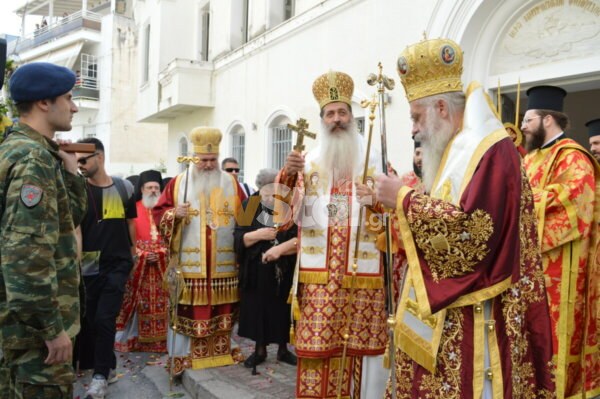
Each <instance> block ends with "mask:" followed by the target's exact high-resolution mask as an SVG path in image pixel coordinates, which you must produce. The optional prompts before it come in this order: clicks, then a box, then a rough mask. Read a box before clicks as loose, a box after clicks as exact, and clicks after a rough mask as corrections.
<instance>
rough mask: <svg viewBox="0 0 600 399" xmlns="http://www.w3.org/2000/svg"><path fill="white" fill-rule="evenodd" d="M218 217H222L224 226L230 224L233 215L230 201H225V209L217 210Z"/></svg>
mask: <svg viewBox="0 0 600 399" xmlns="http://www.w3.org/2000/svg"><path fill="white" fill-rule="evenodd" d="M217 217H219V218H221V221H222V222H223V224H222V225H223V226H226V225H228V224H229V219H230V218H231V217H233V210H232V209H230V208H229V202H227V201H225V202H224V203H223V209H220V210H218V211H217Z"/></svg>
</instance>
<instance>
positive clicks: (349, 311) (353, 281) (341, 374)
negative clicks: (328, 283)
mask: <svg viewBox="0 0 600 399" xmlns="http://www.w3.org/2000/svg"><path fill="white" fill-rule="evenodd" d="M377 104H378V102H377V100H376V98H375V94H373V98H372V99H371V101H368V100H362V101H361V103H360V106H361V107H363V108H367V107H369V109H370V111H371V113H370V114H369V135H368V139H367V152H366V154H365V166H364V169H363V176H362V184H367V173H368V172H369V155H370V153H371V138H372V137H373V121H374V120H375V107H377ZM363 213H364V207H363V206H361V207H360V209H359V212H358V225H357V226H356V240H355V241H354V256H353V258H352V259H353V262H352V276H351V279H350V293H349V294H348V306H346V309H345V310H346V312H345V313H346V323H345V327H344V330H343V331H344V332H343V335H342V338H343V342H344V346H343V349H342V360H341V362H340V370H339V372H338V380H337V391H336V394H337V398H338V399H341V397H342V385H343V381H344V378H343V377H344V369H345V367H346V356H347V352H348V341H349V339H350V323H351V322H352V306H354V289H355V288H356V287H355V285H356V273H357V272H358V246H359V243H360V230H361V228H362V220H363Z"/></svg>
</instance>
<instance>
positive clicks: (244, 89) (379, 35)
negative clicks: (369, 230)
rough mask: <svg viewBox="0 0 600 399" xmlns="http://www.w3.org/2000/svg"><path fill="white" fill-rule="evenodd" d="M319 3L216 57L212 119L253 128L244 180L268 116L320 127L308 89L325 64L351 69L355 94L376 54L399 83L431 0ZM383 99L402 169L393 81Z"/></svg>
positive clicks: (408, 154)
mask: <svg viewBox="0 0 600 399" xmlns="http://www.w3.org/2000/svg"><path fill="white" fill-rule="evenodd" d="M263 3H268V2H263ZM326 3H330V5H329V7H331V8H330V9H329V11H328V12H327V13H326V14H325V15H321V16H320V17H319V16H317V17H316V18H315V17H314V16H313V15H310V16H309V15H306V14H309V13H310V12H311V11H312V12H313V13H315V14H316V12H318V11H320V10H319V8H322V7H324V6H323V5H319V6H317V7H315V8H313V9H312V10H308V11H307V12H306V13H305V14H304V15H300V16H298V17H296V18H294V19H292V20H289V21H286V22H285V23H284V24H281V25H280V26H278V27H277V28H276V29H275V30H271V31H268V32H267V33H266V34H265V35H264V36H261V37H259V38H257V39H255V41H253V42H250V43H248V44H247V45H246V46H245V47H246V48H248V49H247V51H246V54H244V55H241V56H238V57H237V59H233V58H234V57H233V56H231V55H230V56H229V57H230V58H231V59H229V60H228V59H227V57H225V58H221V59H217V60H215V75H214V76H215V108H214V119H213V121H212V123H213V125H215V126H217V127H219V128H220V129H221V130H222V131H223V132H224V133H225V132H226V129H227V128H228V127H229V126H230V124H231V122H232V121H233V120H240V121H243V122H244V123H245V125H246V126H248V125H249V126H253V125H256V127H257V128H256V130H250V131H248V130H246V131H245V133H246V165H245V169H246V172H245V174H246V179H247V181H250V182H253V181H254V177H255V176H256V174H257V173H258V171H259V170H260V169H261V168H264V167H270V166H271V165H270V159H269V158H270V155H271V154H270V135H269V125H268V123H269V122H270V121H271V120H273V116H274V115H287V116H288V118H289V119H291V121H292V122H295V120H296V118H299V117H303V118H306V119H307V120H308V121H309V123H310V128H311V130H313V131H317V132H318V131H319V128H320V118H319V108H318V105H317V103H316V101H315V100H314V98H313V95H312V83H313V81H314V80H315V78H316V77H317V76H319V75H320V74H322V73H325V72H327V71H328V70H329V69H333V70H341V71H344V72H346V73H348V74H350V75H351V76H352V77H353V79H354V81H355V98H356V100H357V101H360V100H361V99H363V98H370V96H371V95H372V94H373V93H374V92H375V88H373V87H371V86H369V85H368V84H367V83H366V77H367V75H368V74H369V73H371V72H377V62H378V61H381V62H382V63H383V66H384V73H385V74H387V75H388V76H390V77H393V78H394V79H395V80H396V81H397V82H398V76H397V74H396V71H395V70H396V68H395V62H396V58H397V56H398V55H399V53H400V52H401V50H402V49H403V48H404V47H405V45H406V44H407V43H411V42H414V41H417V40H419V38H420V33H416V32H419V31H420V30H421V29H422V27H424V26H426V24H427V19H428V15H429V14H430V13H431V9H432V7H433V5H434V3H435V2H434V1H422V2H420V5H419V8H420V9H421V10H422V13H419V14H417V15H415V13H414V11H413V9H412V8H411V6H409V5H408V4H407V3H405V2H389V1H383V0H381V1H379V0H371V1H370V0H363V1H330V2H326ZM298 5H299V4H298V3H297V4H296V6H297V7H298ZM428 8H429V11H427V9H428ZM408 15H410V18H408V17H407V16H408ZM297 25H298V28H297V29H293V28H294V27H296V26H297ZM279 31H289V32H288V33H280V32H279ZM265 36H266V37H265ZM257 42H259V43H257ZM390 98H391V104H390V105H389V107H388V108H387V110H386V112H387V121H386V122H387V132H388V148H389V154H388V155H389V157H390V159H391V160H392V162H393V163H394V164H395V165H396V166H397V168H398V169H399V170H408V169H409V168H410V167H411V166H412V139H411V136H410V124H409V119H408V105H407V102H406V100H405V97H404V91H403V89H402V88H401V87H400V85H399V82H398V86H397V87H396V89H395V90H394V91H392V92H390ZM354 109H355V115H363V114H364V111H363V110H362V109H360V108H359V107H358V105H357V104H354ZM378 123H379V122H378V120H376V128H375V129H374V145H375V147H379V128H378V126H379V125H378ZM191 127H192V126H189V128H191ZM188 130H189V129H188ZM171 131H172V130H171ZM306 145H307V148H311V147H313V146H314V145H315V142H313V141H312V140H307V143H306ZM230 148H231V143H230V140H229V136H227V135H225V137H224V145H222V146H221V158H223V157H226V156H229V155H230ZM399 148H404V149H405V150H403V151H399Z"/></svg>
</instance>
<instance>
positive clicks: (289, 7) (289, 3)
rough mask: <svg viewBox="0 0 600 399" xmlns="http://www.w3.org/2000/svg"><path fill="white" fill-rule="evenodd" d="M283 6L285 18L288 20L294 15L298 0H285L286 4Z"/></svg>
mask: <svg viewBox="0 0 600 399" xmlns="http://www.w3.org/2000/svg"><path fill="white" fill-rule="evenodd" d="M283 7H284V20H285V21H287V20H288V19H290V18H292V17H293V16H294V11H295V7H296V0H285V4H284V6H283Z"/></svg>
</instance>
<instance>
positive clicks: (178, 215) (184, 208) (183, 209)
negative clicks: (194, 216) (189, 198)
mask: <svg viewBox="0 0 600 399" xmlns="http://www.w3.org/2000/svg"><path fill="white" fill-rule="evenodd" d="M189 210H190V203H189V202H186V203H185V204H181V205H177V208H175V219H183V218H186V217H187V216H188V212H189Z"/></svg>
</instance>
